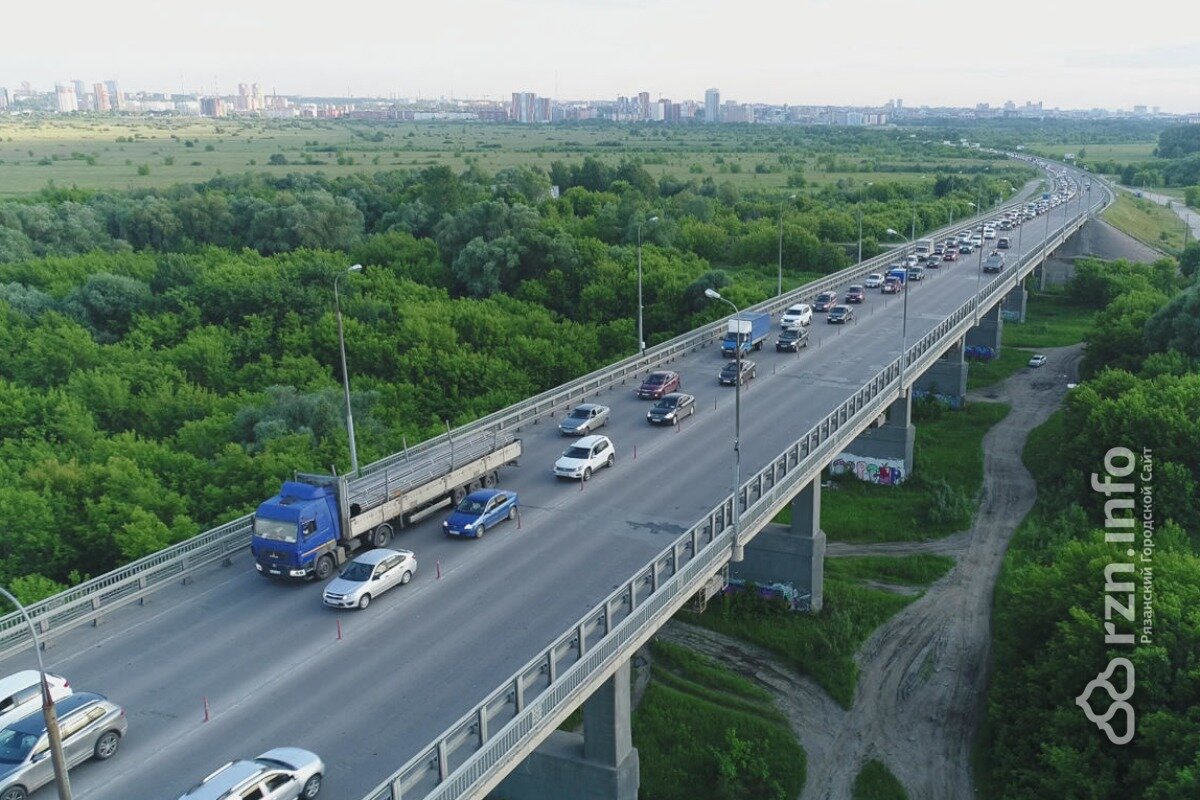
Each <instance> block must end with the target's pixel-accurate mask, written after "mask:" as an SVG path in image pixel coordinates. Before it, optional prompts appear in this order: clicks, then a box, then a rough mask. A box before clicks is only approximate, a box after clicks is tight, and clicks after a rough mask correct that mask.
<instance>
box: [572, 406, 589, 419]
mask: <svg viewBox="0 0 1200 800" xmlns="http://www.w3.org/2000/svg"><path fill="white" fill-rule="evenodd" d="M589 413H591V412H589V411H588V410H587V409H586V408H577V409H575V410H574V411H572V412H571V416H570V417H568V419H587V418H588V414H589Z"/></svg>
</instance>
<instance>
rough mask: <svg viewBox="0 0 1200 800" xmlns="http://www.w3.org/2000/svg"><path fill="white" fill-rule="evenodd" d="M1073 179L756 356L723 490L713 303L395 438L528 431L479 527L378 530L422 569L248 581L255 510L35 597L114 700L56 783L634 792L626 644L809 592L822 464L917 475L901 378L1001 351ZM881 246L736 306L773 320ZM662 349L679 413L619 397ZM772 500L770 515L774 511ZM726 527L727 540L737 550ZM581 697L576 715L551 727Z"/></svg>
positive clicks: (511, 794) (126, 792)
mask: <svg viewBox="0 0 1200 800" xmlns="http://www.w3.org/2000/svg"><path fill="white" fill-rule="evenodd" d="M1068 174H1070V175H1072V176H1073V180H1075V181H1076V182H1077V184H1078V185H1079V186H1080V187H1082V183H1083V181H1082V180H1081V179H1080V177H1079V173H1077V172H1075V171H1073V170H1068ZM1090 180H1091V181H1092V188H1091V190H1090V191H1084V190H1082V189H1081V190H1080V191H1078V192H1077V193H1076V195H1075V197H1074V198H1073V199H1072V200H1071V201H1070V202H1068V203H1065V204H1063V205H1060V206H1059V207H1057V208H1055V209H1052V210H1051V211H1050V212H1049V213H1047V214H1045V215H1042V216H1039V217H1037V218H1035V219H1033V220H1031V221H1029V222H1026V223H1024V224H1023V225H1022V226H1020V230H1019V232H1014V234H1013V236H1012V238H1013V244H1014V247H1013V249H1012V250H1010V251H1009V252H1010V255H1009V260H1008V265H1007V267H1006V269H1005V270H1004V271H1003V272H1001V273H1000V274H998V275H983V274H982V273H981V270H980V263H979V257H977V256H976V255H971V256H968V257H965V258H964V259H963V260H961V261H959V262H957V263H955V264H952V265H946V266H944V267H943V268H942V269H940V270H929V271H928V273H927V275H928V278H927V279H926V280H925V281H922V282H919V283H915V284H914V283H910V285H909V290H908V291H907V292H905V293H904V295H902V296H894V295H893V296H884V295H880V294H877V293H874V292H872V293H871V294H870V295H869V297H868V299H867V301H866V302H865V303H864V304H863V305H862V306H860V307H859V308H858V309H857V314H858V319H857V321H856V322H854V323H852V324H849V325H845V326H832V325H826V324H825V323H824V321H823V320H820V319H818V320H817V321H816V322H814V325H813V327H812V329H811V345H810V346H809V347H808V348H807V349H806V350H802V351H801V352H799V353H798V354H790V353H775V352H771V351H769V346H768V348H765V349H764V350H763V351H762V352H761V353H755V354H753V355H751V356H750V357H751V358H752V359H754V360H755V361H756V362H757V363H758V377H757V378H756V379H755V380H753V381H751V382H750V383H749V384H748V385H747V387H746V388H745V389H744V390H743V398H742V400H743V402H742V406H743V408H742V413H741V419H742V436H741V459H742V472H741V475H742V482H741V486H740V487H739V489H738V491H737V497H736V510H735V497H734V492H733V491H732V480H731V477H732V474H731V473H732V447H731V444H732V433H733V413H732V412H733V402H734V390H733V389H732V388H728V387H721V386H718V385H717V381H716V374H717V371H718V370H719V369H720V367H721V366H722V364H723V359H722V358H721V356H720V355H719V348H717V347H715V346H714V345H715V344H716V343H717V342H718V341H719V339H720V337H721V336H722V335H723V332H724V321H722V322H720V323H714V324H712V325H708V326H705V327H703V328H701V329H698V330H696V331H693V332H691V333H688V334H685V335H683V336H680V337H678V338H676V339H674V340H672V341H670V342H667V343H664V344H662V345H660V346H657V347H655V348H652V349H650V350H647V351H646V352H645V353H644V354H639V355H637V356H634V357H631V358H629V359H626V360H624V361H622V362H620V363H617V364H614V365H612V366H610V367H608V368H606V369H603V370H600V371H598V372H596V373H593V374H591V375H587V376H584V377H582V378H580V379H578V380H576V381H573V382H571V383H569V384H567V385H564V386H562V387H558V388H557V389H554V390H551V391H549V392H546V393H544V394H542V395H539V396H538V397H534V398H530V399H529V400H527V401H525V402H523V403H520V404H518V405H516V406H513V407H511V408H508V409H504V410H502V411H500V412H497V413H495V414H492V415H490V416H489V417H486V418H484V419H481V420H478V421H477V422H475V423H472V424H471V425H468V426H465V427H464V428H461V429H459V430H457V431H453V432H451V433H450V434H448V435H447V436H446V437H440V438H439V439H435V440H433V441H431V442H427V443H425V444H423V445H420V446H418V447H414V448H411V449H410V450H409V451H408V452H407V453H404V454H398V455H397V456H395V457H393V458H406V459H410V460H420V459H423V458H426V459H428V458H433V457H436V456H437V454H438V453H440V452H441V451H442V450H443V449H444V448H446V447H450V446H459V447H463V446H465V445H467V444H468V443H471V442H478V441H480V440H481V439H485V438H488V437H496V436H498V435H500V434H504V435H508V434H515V435H517V436H520V437H521V439H522V441H523V444H524V455H523V457H522V459H521V462H520V465H519V466H516V467H512V468H509V469H508V470H506V471H505V473H504V475H503V477H502V481H503V485H504V486H507V487H509V488H513V489H516V490H517V491H519V492H520V495H521V501H522V515H521V520H520V523H519V524H518V523H506V524H505V525H503V526H500V527H498V528H496V529H495V530H492V531H489V534H488V536H487V538H485V539H481V540H469V541H460V540H451V539H447V538H446V537H444V536H443V535H442V533H441V531H440V519H441V517H440V516H437V517H435V518H433V519H430V520H427V521H425V522H423V523H421V524H419V525H416V526H414V527H412V528H409V529H407V530H406V531H404V532H403V533H401V534H399V535H398V537H397V542H396V546H399V547H406V548H410V549H412V550H414V551H415V552H416V553H417V556H418V559H419V560H420V563H421V569H420V572H419V573H418V575H417V577H416V578H415V579H414V581H413V582H412V584H410V585H409V586H406V587H401V588H399V589H397V590H395V591H393V592H391V593H389V594H387V595H385V596H383V597H381V598H379V599H378V600H376V601H375V602H374V603H372V605H371V608H370V610H369V611H366V612H362V613H338V612H333V611H331V610H329V609H326V608H324V607H323V606H322V605H321V600H320V592H321V589H320V587H319V586H316V585H313V584H306V585H295V586H285V585H277V584H274V583H270V582H268V581H265V580H263V579H262V578H261V577H260V576H259V575H258V574H257V573H256V572H255V570H254V568H253V564H252V560H251V558H250V555H249V552H248V547H247V546H248V543H249V536H250V527H249V518H248V517H243V518H241V519H238V520H234V521H232V522H230V523H228V524H226V525H224V526H221V527H220V528H217V529H214V530H212V531H208V532H206V533H204V534H201V535H200V536H197V537H195V538H194V539H191V540H188V541H187V542H184V543H182V544H180V545H177V546H175V547H173V548H170V549H169V550H166V551H163V552H161V553H157V554H154V555H152V556H148V557H146V558H144V559H142V560H141V561H139V562H136V563H134V564H131V565H129V566H127V567H125V568H122V569H120V570H117V571H115V572H113V573H110V574H109V575H105V576H101V577H99V578H96V579H94V580H91V581H88V582H86V583H84V584H82V585H80V586H78V587H75V588H73V589H71V590H69V591H67V592H64V593H62V594H61V595H58V596H56V597H53V598H50V599H48V600H46V601H43V602H41V603H39V604H36V605H35V606H33V607H31V614H32V615H33V618H34V620H35V623H36V625H37V626H38V629H39V632H40V635H41V637H42V639H43V641H44V642H45V643H47V644H48V647H47V650H46V653H45V656H46V660H47V666H48V668H49V669H51V670H53V671H55V672H58V673H62V674H65V675H67V676H68V677H69V678H70V680H71V682H72V685H73V686H75V687H77V688H80V689H87V690H95V691H100V692H103V693H105V694H107V695H108V696H110V697H111V698H112V699H113V700H115V701H116V702H118V703H120V704H122V705H123V706H124V707H125V709H126V713H127V715H128V718H129V734H128V736H127V741H126V742H125V743H124V745H123V748H122V752H121V753H120V755H119V756H118V757H117V758H115V759H112V760H111V761H108V762H104V763H88V764H85V765H83V766H81V767H79V768H77V769H76V770H74V771H73V772H72V781H73V783H74V785H75V787H76V790H77V793H78V794H79V795H80V796H85V797H88V798H92V799H93V800H130V799H131V798H151V797H170V796H177V795H178V794H181V793H182V792H183V791H185V790H186V789H187V788H188V787H189V786H191V785H192V784H194V783H195V782H196V781H198V780H199V779H200V778H201V777H203V776H204V775H206V774H208V773H209V772H210V771H211V770H212V769H214V768H215V767H216V766H218V765H220V764H222V763H224V762H226V761H228V760H230V759H232V758H237V757H242V756H248V755H254V754H257V753H258V752H261V751H263V750H266V749H269V748H271V747H275V746H280V745H295V746H301V747H306V748H308V749H311V750H314V751H316V752H318V753H320V754H321V755H322V757H323V758H324V759H325V761H326V763H327V764H328V766H329V775H328V776H327V780H326V793H327V794H326V796H330V797H336V798H350V799H354V798H362V799H363V800H400V798H414V799H415V798H420V799H421V800H425V799H429V800H433V799H435V798H436V799H439V800H440V799H441V798H481V797H484V796H485V795H486V794H487V793H488V792H490V791H492V790H493V789H496V788H497V787H500V789H501V792H502V793H503V795H504V796H505V797H508V798H513V800H520V799H521V798H527V797H528V798H532V797H566V796H588V797H597V798H600V797H604V798H608V797H612V798H633V797H636V792H637V775H638V762H637V752H636V750H635V749H634V748H633V747H632V742H631V740H630V727H629V714H630V708H629V677H630V667H629V662H630V658H631V656H632V655H633V653H634V652H635V651H636V650H637V649H638V648H639V647H641V646H642V645H643V644H645V643H646V642H647V641H648V640H649V639H650V638H651V637H652V636H653V635H654V633H655V631H656V630H657V629H658V628H659V627H660V626H661V625H662V624H663V623H664V622H666V621H667V620H668V619H669V618H670V617H671V616H672V615H673V614H674V613H675V612H676V611H678V610H679V609H680V608H681V607H683V606H684V605H685V604H686V603H688V602H689V601H690V600H691V599H692V598H693V597H694V596H695V595H696V594H697V592H698V591H700V590H702V589H703V588H704V587H706V586H708V585H710V584H711V582H712V581H713V579H714V576H719V575H723V574H724V571H725V570H726V569H727V568H728V570H729V571H730V574H731V575H732V576H734V577H741V578H745V579H749V580H755V581H760V582H761V581H780V582H787V583H790V584H792V585H793V586H796V587H797V588H798V589H800V590H801V591H802V593H803V594H804V595H805V596H806V597H807V599H808V602H809V604H810V606H811V607H813V608H819V607H820V603H821V565H822V557H823V552H824V534H823V533H822V532H821V530H820V476H821V472H822V470H823V469H824V468H825V467H826V466H828V465H829V464H831V463H832V462H834V461H835V460H838V459H843V460H850V461H853V460H855V459H857V460H859V461H868V462H871V463H876V462H878V463H883V464H886V465H890V467H891V468H894V469H895V470H897V472H898V474H900V475H907V474H908V473H909V472H911V469H912V445H913V438H914V427H913V424H912V417H911V409H912V397H913V394H914V392H920V391H931V392H934V393H937V394H939V395H942V396H944V397H947V398H949V399H951V400H954V399H956V398H961V396H962V395H963V394H964V393H965V386H966V370H967V367H966V363H965V353H966V350H967V348H969V347H972V346H978V347H991V348H995V349H998V348H999V347H1000V332H1001V330H1002V327H1003V324H1004V318H1005V316H1010V317H1011V316H1023V315H1024V313H1025V310H1024V299H1025V291H1024V288H1023V282H1024V280H1025V278H1026V277H1027V276H1028V275H1029V274H1030V273H1032V272H1033V271H1034V270H1035V269H1037V268H1038V267H1039V265H1040V264H1041V263H1042V262H1043V260H1044V259H1045V258H1046V257H1047V256H1048V254H1050V253H1052V252H1053V251H1054V250H1055V248H1057V247H1058V246H1060V245H1061V244H1062V243H1063V242H1064V241H1066V239H1067V238H1068V237H1070V236H1071V235H1072V234H1074V233H1075V232H1076V231H1078V230H1079V229H1080V228H1081V227H1082V226H1083V225H1084V224H1086V222H1087V220H1088V219H1089V218H1090V216H1091V215H1093V214H1094V213H1095V212H1096V211H1097V210H1099V209H1101V208H1103V207H1104V206H1106V205H1107V204H1108V203H1109V202H1111V192H1110V191H1109V189H1108V188H1107V187H1106V186H1104V185H1103V184H1102V183H1101V182H1100V181H1098V180H1094V179H1090ZM995 213H996V211H995V210H992V211H991V212H989V213H988V214H987V215H984V217H979V218H976V219H973V220H962V221H960V222H959V223H957V224H956V225H954V226H951V227H948V228H945V229H943V230H941V231H938V232H936V234H928V235H937V236H944V235H947V234H949V233H951V232H953V231H957V230H960V229H961V228H963V227H965V226H967V224H968V223H970V224H972V225H973V224H974V223H975V222H976V221H977V220H978V219H983V218H985V217H990V216H992V215H994V214H995ZM894 258H895V255H894V253H892V254H884V255H882V256H880V257H878V258H875V259H871V260H868V261H865V262H863V263H861V264H857V265H855V266H853V267H850V268H848V269H845V270H842V271H841V272H839V273H837V274H835V275H830V276H827V277H825V278H823V279H821V280H818V281H816V282H813V283H811V284H808V285H806V286H803V287H800V288H798V289H796V290H794V291H791V292H788V293H785V294H784V295H783V296H782V297H779V298H775V299H772V300H770V301H767V302H765V303H763V304H761V305H760V306H758V307H757V308H759V309H761V310H764V311H769V312H771V313H772V314H775V315H776V316H777V315H778V313H779V312H781V311H782V310H783V309H784V308H786V307H787V306H788V305H791V304H792V303H794V302H797V301H800V300H809V301H811V299H812V298H813V297H814V296H815V295H816V294H817V293H819V292H821V291H824V290H826V289H844V288H845V287H846V286H847V285H849V284H852V283H861V282H862V278H863V277H865V276H866V275H867V274H868V273H871V272H878V271H883V268H884V267H885V266H886V265H887V264H888V263H889V262H890V261H891V260H893V259H894ZM905 309H906V310H907V313H906V314H905ZM1002 312H1003V313H1002ZM904 316H906V321H903V317H904ZM902 330H903V331H904V333H903V335H902V334H901V331H902ZM902 338H903V341H902ZM663 367H666V368H670V369H673V370H676V371H678V372H680V373H681V375H682V376H683V385H684V390H685V391H687V392H689V393H692V394H694V395H695V396H696V398H697V400H696V402H697V409H698V410H697V413H696V415H695V416H694V417H692V418H690V419H688V420H686V421H684V422H683V423H682V424H681V425H680V426H678V427H677V428H670V427H667V428H654V427H651V426H649V425H647V424H646V422H645V420H644V412H645V409H646V407H647V405H646V403H644V402H640V401H638V400H636V399H635V398H634V397H633V396H632V389H633V387H634V386H635V385H636V384H637V383H638V382H640V377H641V376H644V374H645V373H646V372H647V371H648V370H651V369H655V368H663ZM585 400H586V401H595V402H601V403H604V404H606V405H609V406H611V407H612V421H611V423H610V425H609V426H608V428H607V429H605V431H604V432H605V433H606V434H607V435H609V436H610V438H612V440H613V442H614V444H615V447H616V452H617V463H616V465H615V467H614V468H613V469H610V470H602V471H601V472H599V473H597V474H596V476H594V477H593V479H592V480H591V481H588V482H587V483H575V482H570V483H566V482H558V481H556V479H555V478H554V477H553V476H552V475H551V472H550V470H551V465H552V464H553V462H554V460H555V458H556V457H557V456H558V454H559V453H560V452H561V450H562V449H563V447H564V444H565V442H566V441H567V440H565V439H563V438H562V437H560V436H559V434H558V431H557V427H556V422H557V419H556V417H559V416H561V415H562V413H563V412H564V411H566V410H567V409H568V408H570V407H571V406H572V405H574V404H576V403H578V402H582V401H585ZM844 454H848V455H849V456H852V457H853V458H848V457H847V456H846V455H844ZM368 469H370V468H368ZM789 504H790V505H791V506H792V509H793V513H792V518H793V522H792V524H791V526H790V528H788V529H786V530H782V529H780V528H779V527H778V526H772V527H770V528H768V523H769V522H770V521H771V520H772V519H773V518H774V517H775V516H776V514H777V513H778V512H779V511H780V510H781V509H783V508H784V507H786V506H788V505H789ZM735 517H736V518H737V525H736V526H735ZM735 527H736V528H737V532H736V533H737V540H736V542H735ZM735 544H737V545H738V546H739V547H738V549H739V550H741V549H744V558H742V559H741V560H738V561H733V562H732V563H731V554H732V553H733V552H734V551H735V548H734V545H735ZM30 646H31V641H30V640H29V638H28V635H27V633H26V631H25V629H24V627H23V625H22V624H21V621H20V620H19V618H18V617H17V616H16V615H9V616H7V617H5V618H3V619H2V620H0V659H2V663H0V670H3V671H8V672H11V671H15V670H16V669H21V668H25V667H27V666H29V663H30V662H31V661H32V654H31V653H30ZM581 705H582V706H583V708H584V715H583V727H584V733H583V735H582V736H578V735H573V734H567V733H563V732H560V731H557V730H556V728H557V727H558V725H560V724H561V723H562V722H563V721H564V720H565V719H566V718H567V717H568V716H569V715H570V714H571V713H572V712H573V711H574V710H576V709H577V708H579V707H580V706H581ZM563 786H570V787H572V788H571V791H570V792H566V791H564V790H563V789H562V787H563ZM46 791H48V790H44V791H43V794H45V793H46Z"/></svg>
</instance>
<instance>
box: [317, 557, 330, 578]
mask: <svg viewBox="0 0 1200 800" xmlns="http://www.w3.org/2000/svg"><path fill="white" fill-rule="evenodd" d="M313 574H314V575H316V576H317V580H319V581H323V580H326V579H327V578H328V577H329V576H330V575H332V574H333V559H332V558H330V557H329V556H328V555H324V556H321V557H320V558H318V559H317V565H316V567H315V568H314V569H313Z"/></svg>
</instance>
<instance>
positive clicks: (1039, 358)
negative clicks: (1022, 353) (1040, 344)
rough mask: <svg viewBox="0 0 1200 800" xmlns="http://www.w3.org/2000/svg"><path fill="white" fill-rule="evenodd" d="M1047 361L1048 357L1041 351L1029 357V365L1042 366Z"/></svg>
mask: <svg viewBox="0 0 1200 800" xmlns="http://www.w3.org/2000/svg"><path fill="white" fill-rule="evenodd" d="M1045 363H1046V357H1045V356H1044V355H1042V354H1041V353H1038V354H1037V355H1036V356H1034V357H1033V358H1031V359H1029V366H1031V367H1040V366H1043V365H1045Z"/></svg>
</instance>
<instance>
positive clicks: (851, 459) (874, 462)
mask: <svg viewBox="0 0 1200 800" xmlns="http://www.w3.org/2000/svg"><path fill="white" fill-rule="evenodd" d="M884 419H885V420H886V421H885V422H884V424H883V425H881V426H880V427H878V428H867V429H866V430H865V431H863V432H862V433H860V434H859V435H858V438H856V439H855V440H854V441H853V442H851V443H850V444H849V446H847V447H846V449H845V450H843V451H842V453H841V454H840V455H839V456H838V457H837V458H835V459H834V460H833V462H832V463H831V464H830V465H829V468H830V471H831V472H832V473H833V474H834V475H841V474H844V473H846V472H850V473H851V474H853V475H854V476H855V477H858V478H860V479H862V480H865V481H870V482H871V483H884V484H894V483H901V482H903V481H904V480H905V479H906V478H907V477H908V476H909V475H911V474H912V471H913V444H914V443H915V442H916V440H917V429H916V428H915V427H914V426H913V424H912V392H911V391H908V392H905V393H904V396H903V397H901V398H899V399H898V400H895V401H893V402H892V404H891V405H890V406H888V409H887V413H886V414H885V415H884Z"/></svg>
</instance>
